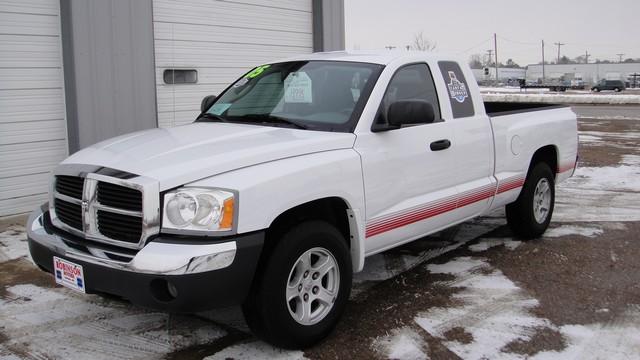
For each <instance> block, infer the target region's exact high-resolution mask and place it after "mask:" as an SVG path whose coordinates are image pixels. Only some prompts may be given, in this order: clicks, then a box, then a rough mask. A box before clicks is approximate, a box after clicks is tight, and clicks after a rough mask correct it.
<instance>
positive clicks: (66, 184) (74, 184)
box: [56, 175, 84, 199]
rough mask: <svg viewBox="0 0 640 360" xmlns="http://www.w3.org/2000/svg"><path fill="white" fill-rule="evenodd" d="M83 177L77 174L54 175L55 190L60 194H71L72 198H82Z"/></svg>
mask: <svg viewBox="0 0 640 360" xmlns="http://www.w3.org/2000/svg"><path fill="white" fill-rule="evenodd" d="M83 187H84V178H81V177H77V176H66V175H58V176H56V191H57V192H59V193H60V194H63V195H67V196H71V197H72V198H74V199H82V188H83Z"/></svg>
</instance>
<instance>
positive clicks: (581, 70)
mask: <svg viewBox="0 0 640 360" xmlns="http://www.w3.org/2000/svg"><path fill="white" fill-rule="evenodd" d="M633 74H640V63H610V64H595V63H593V64H558V65H555V64H554V65H545V66H544V78H545V80H564V81H581V82H583V83H584V84H585V85H594V84H595V83H597V82H598V81H600V80H602V79H606V80H622V81H625V82H627V83H629V85H633ZM539 80H540V81H541V80H542V65H541V64H535V65H529V66H527V81H532V82H536V81H539ZM637 81H640V78H639V79H637ZM639 87H640V86H639Z"/></svg>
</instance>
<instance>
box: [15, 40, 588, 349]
mask: <svg viewBox="0 0 640 360" xmlns="http://www.w3.org/2000/svg"><path fill="white" fill-rule="evenodd" d="M577 143H578V139H577V129H576V116H575V114H574V113H573V112H572V111H571V109H570V108H568V107H559V106H551V105H542V104H530V103H520V104H510V103H497V102H487V103H485V102H483V99H482V97H481V96H480V92H479V90H478V86H477V84H476V83H475V80H474V77H473V74H472V73H471V70H470V69H469V68H468V67H467V66H466V65H464V62H463V61H460V60H457V59H455V58H454V57H450V56H446V55H438V54H432V53H426V52H392V51H384V52H370V53H367V52H329V53H316V54H310V55H304V56H300V57H296V58H291V59H286V60H284V61H280V62H274V63H269V64H264V65H260V66H258V67H256V68H254V69H253V70H251V71H249V72H248V73H246V74H244V75H243V76H241V77H240V78H239V79H238V80H237V81H235V82H234V83H233V84H231V85H230V86H229V87H228V88H227V89H226V90H224V91H223V92H222V93H221V94H220V95H219V96H217V97H216V96H213V95H212V96H207V97H206V98H204V99H203V100H202V105H201V113H200V115H199V116H198V117H197V119H195V121H194V122H193V123H191V124H188V125H184V126H178V127H174V128H168V129H151V130H146V131H140V132H136V133H132V134H128V135H124V136H120V137H116V138H113V139H110V140H107V141H103V142H101V143H98V144H95V145H93V146H90V147H88V148H85V149H83V150H81V151H78V152H77V153H75V154H73V155H71V156H70V157H69V158H67V159H66V160H64V161H63V162H62V163H61V164H60V165H59V166H58V167H57V168H56V169H55V170H54V171H53V174H52V178H51V190H50V199H49V201H48V203H46V204H44V205H42V206H41V207H40V208H39V209H37V210H35V211H34V212H33V213H32V214H31V216H30V218H29V220H28V224H27V230H28V241H29V249H30V253H31V256H32V258H33V260H34V262H35V263H36V264H37V265H38V266H39V267H40V268H41V269H42V270H44V271H46V272H49V273H51V274H53V278H55V281H56V283H58V284H61V285H64V286H67V287H69V288H71V289H73V290H76V291H80V292H85V293H97V294H109V295H112V296H117V297H120V298H123V299H126V300H128V301H130V302H131V303H133V304H136V305H139V306H144V307H148V308H154V309H161V310H163V311H168V312H187V313H189V312H198V311H202V310H207V309H212V308H215V307H222V306H230V305H242V309H243V313H244V315H245V318H246V320H247V323H248V325H249V326H250V328H251V329H252V331H253V332H254V333H255V334H256V335H257V336H259V337H260V338H262V339H264V340H266V341H268V342H270V343H272V344H275V345H277V346H280V347H285V348H304V347H307V346H310V345H312V344H314V343H317V342H318V341H320V340H321V339H323V338H324V337H325V336H326V335H327V334H328V333H329V332H330V331H331V330H332V328H333V327H334V326H335V325H336V323H337V322H338V320H339V318H340V316H341V313H342V312H343V310H344V309H345V305H346V303H347V301H348V299H349V294H350V289H351V282H352V275H353V273H354V272H358V271H361V270H362V269H363V267H364V265H365V261H366V258H367V257H368V256H371V255H373V254H376V253H379V252H382V251H385V250H387V249H391V248H393V247H396V246H399V245H402V244H405V243H407V242H410V241H413V240H415V239H418V238H421V237H424V236H426V235H428V234H431V233H434V232H437V231H440V230H442V229H444V228H447V227H450V226H453V225H456V224H459V223H461V222H464V221H467V220H469V219H471V218H473V217H477V216H479V215H483V214H487V213H489V212H491V211H493V210H495V209H499V208H504V207H506V217H507V222H508V224H509V226H510V227H511V229H512V230H513V232H514V234H515V235H517V236H519V237H521V238H527V239H529V238H536V237H538V236H540V235H541V234H542V233H543V232H544V231H545V229H546V228H547V226H548V225H549V222H550V221H551V217H552V214H553V207H554V197H555V185H556V184H557V183H558V182H560V181H563V180H565V179H567V178H568V177H570V176H572V174H573V171H574V169H575V166H576V162H577V145H578V144H577Z"/></svg>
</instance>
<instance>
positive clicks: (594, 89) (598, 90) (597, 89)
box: [591, 87, 600, 92]
mask: <svg viewBox="0 0 640 360" xmlns="http://www.w3.org/2000/svg"><path fill="white" fill-rule="evenodd" d="M591 90H593V91H595V92H600V89H599V88H597V87H594V88H593V89H591Z"/></svg>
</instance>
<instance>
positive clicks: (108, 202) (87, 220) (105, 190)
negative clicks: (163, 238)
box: [50, 165, 160, 261]
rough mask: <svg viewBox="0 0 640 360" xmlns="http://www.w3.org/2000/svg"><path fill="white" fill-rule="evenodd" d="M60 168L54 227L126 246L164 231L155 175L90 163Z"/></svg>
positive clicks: (133, 247)
mask: <svg viewBox="0 0 640 360" xmlns="http://www.w3.org/2000/svg"><path fill="white" fill-rule="evenodd" d="M59 171H60V173H61V174H60V175H56V177H55V179H54V184H53V185H54V186H53V194H52V197H51V202H50V204H51V214H52V218H51V220H52V224H53V225H54V226H56V227H58V228H60V229H62V230H64V231H66V232H68V233H71V234H72V235H74V236H77V237H79V238H82V239H85V240H87V241H90V242H93V243H101V246H112V247H114V248H118V249H122V251H125V250H126V251H136V250H138V249H140V248H142V247H143V246H144V244H145V241H146V240H147V239H148V238H149V237H150V236H153V235H155V234H157V233H158V232H159V224H158V222H159V218H160V210H159V203H158V201H159V197H158V196H157V195H158V193H159V190H158V183H157V181H155V180H154V179H151V178H147V177H144V176H140V175H134V174H129V173H122V172H119V171H117V170H114V169H107V168H101V169H97V170H96V169H95V167H89V166H87V167H82V166H77V165H73V166H72V165H69V166H66V167H65V166H62V169H61V170H59ZM62 174H64V175H62ZM72 174H77V175H76V176H71V175H72ZM147 194H148V195H151V196H149V198H147V197H146V196H147ZM143 200H144V201H143ZM116 255H118V256H120V255H121V254H119V253H118V254H116ZM114 260H115V259H114ZM120 260H122V259H120ZM120 260H118V261H120Z"/></svg>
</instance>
